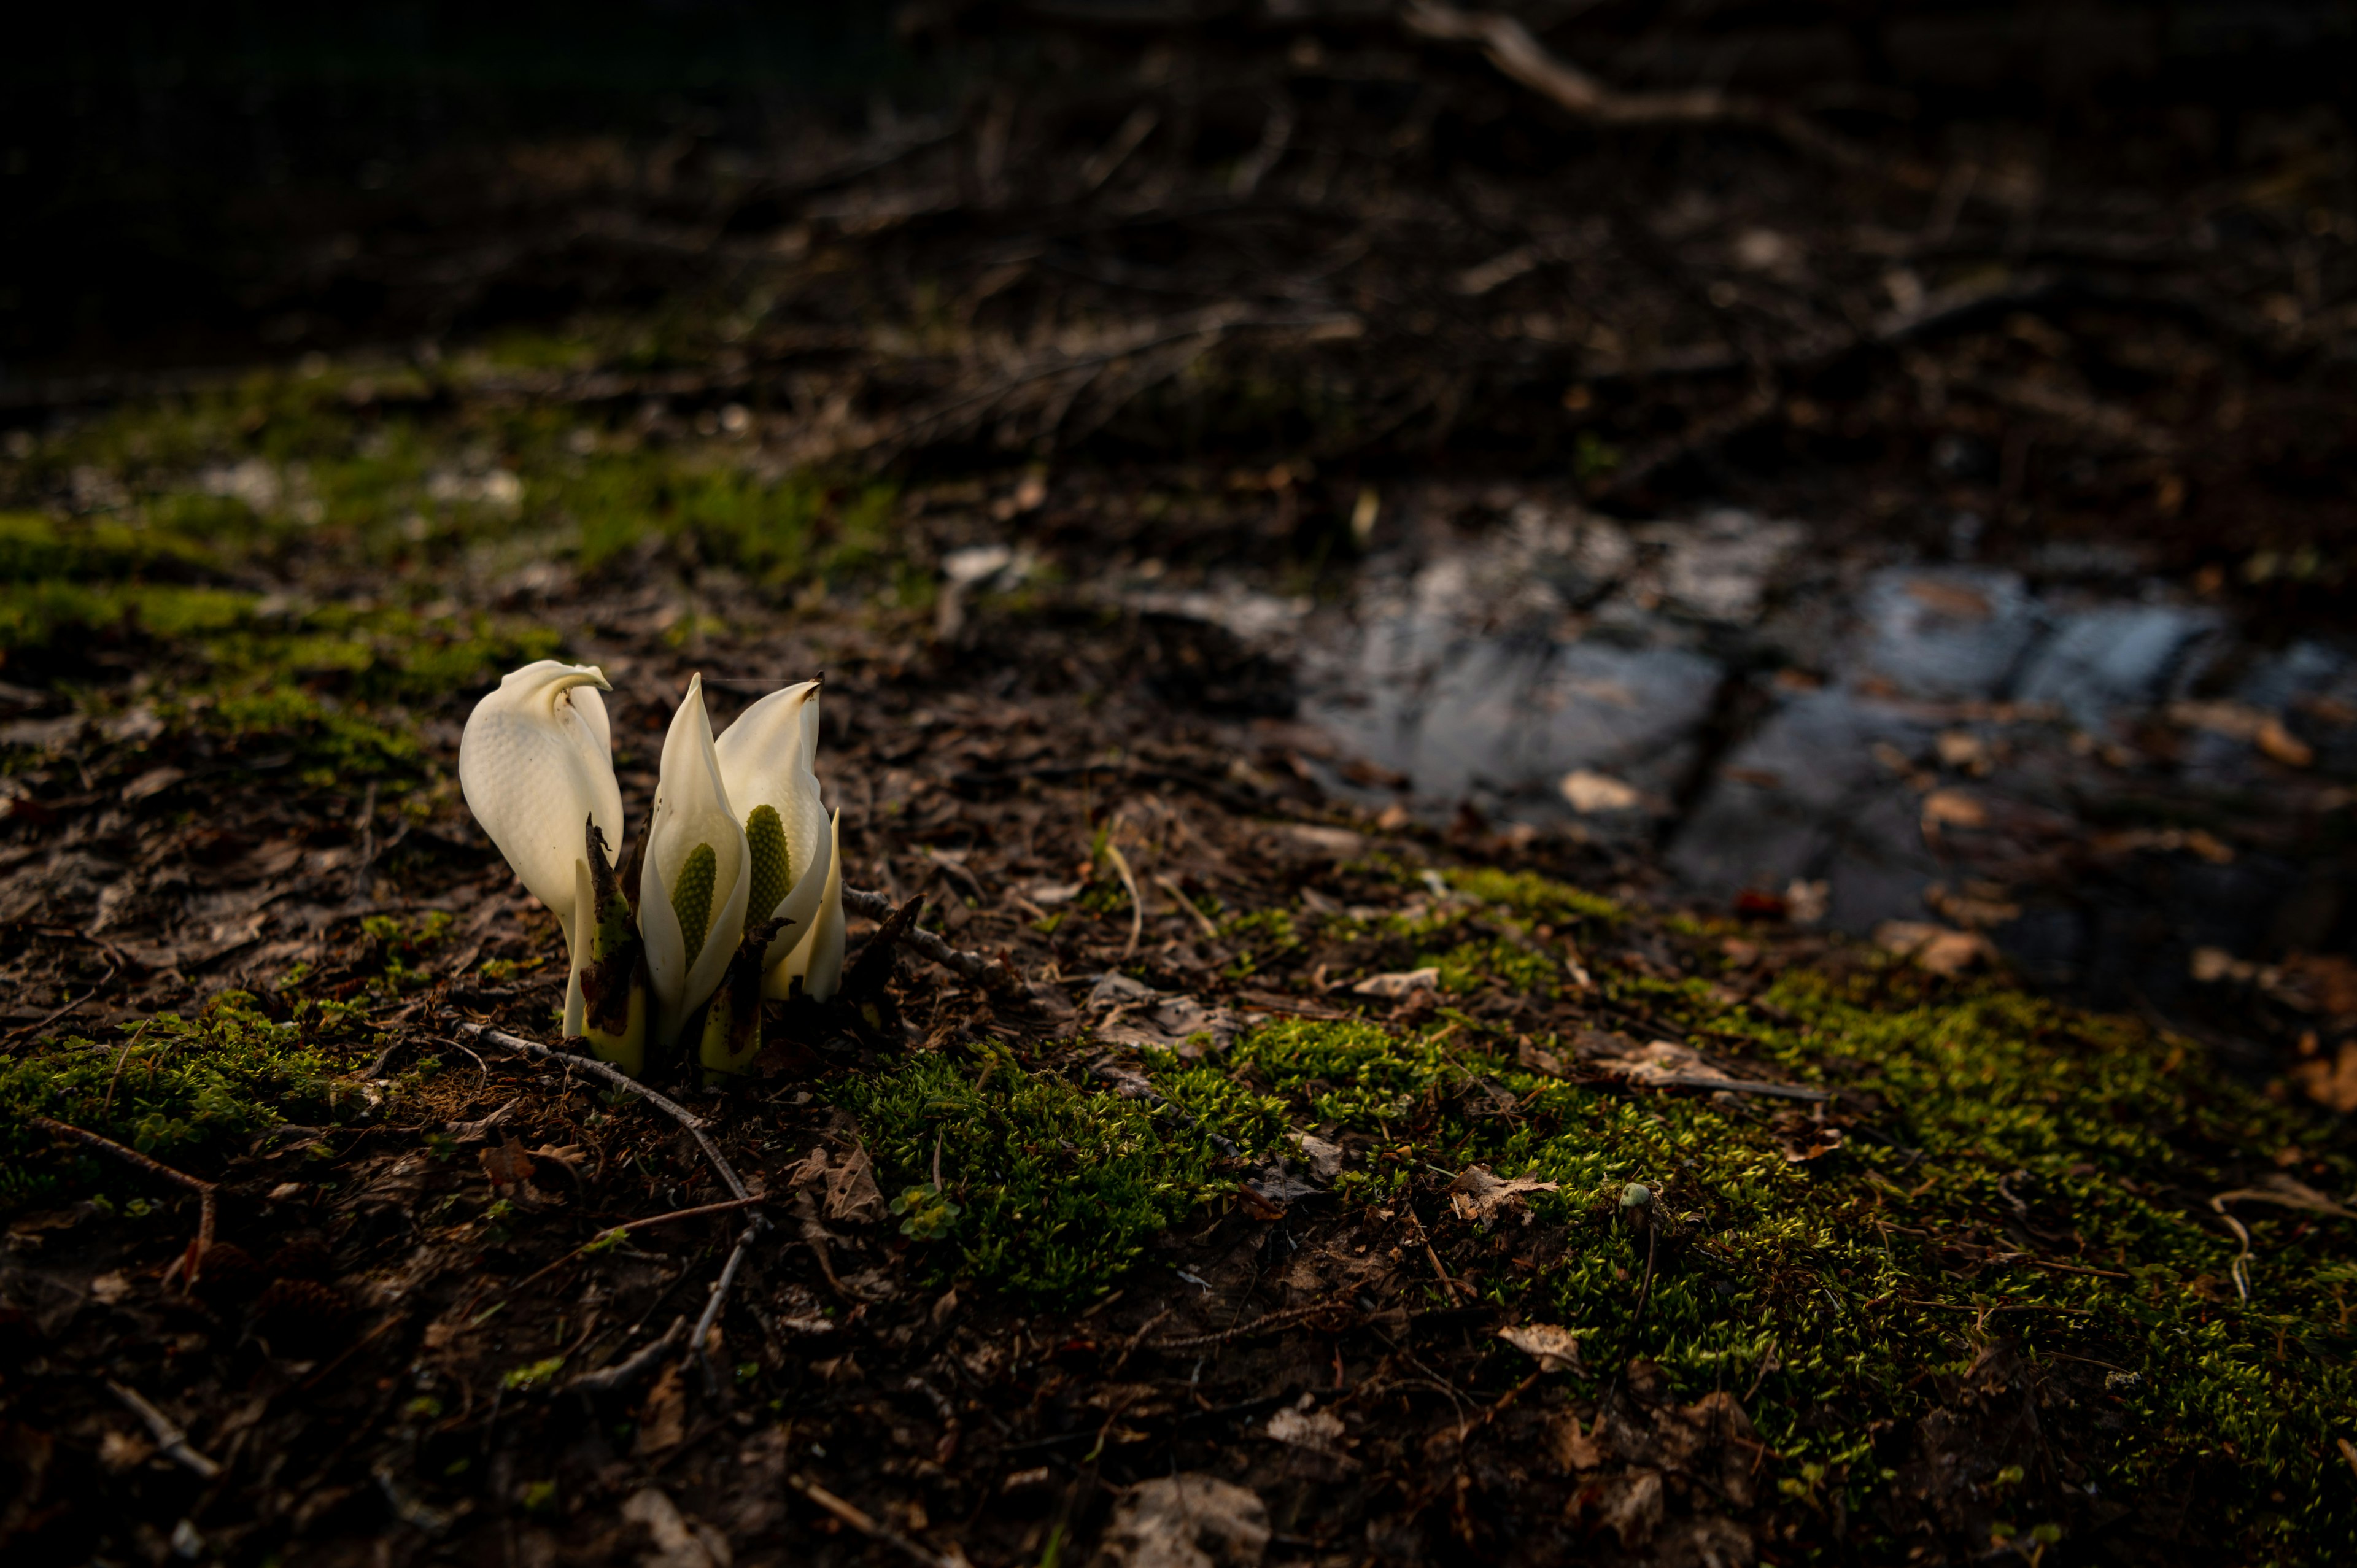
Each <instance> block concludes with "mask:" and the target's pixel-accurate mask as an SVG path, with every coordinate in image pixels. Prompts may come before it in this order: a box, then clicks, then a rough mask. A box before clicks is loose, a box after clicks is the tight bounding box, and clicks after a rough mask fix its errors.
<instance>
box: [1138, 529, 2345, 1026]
mask: <svg viewBox="0 0 2357 1568" xmlns="http://www.w3.org/2000/svg"><path fill="white" fill-rule="evenodd" d="M1467 510H1469V509H1468V507H1467V505H1466V503H1465V501H1464V500H1463V499H1462V498H1458V497H1449V496H1439V497H1437V498H1435V499H1432V500H1430V501H1429V502H1428V503H1427V504H1426V506H1425V507H1424V509H1423V511H1422V513H1421V514H1420V515H1418V516H1416V517H1415V518H1413V519H1411V520H1410V522H1409V524H1408V526H1407V527H1406V528H1405V531H1404V532H1405V535H1406V537H1405V539H1403V540H1402V541H1401V542H1399V543H1398V544H1397V546H1396V547H1395V548H1393V549H1391V550H1390V551H1389V552H1387V553H1383V554H1380V555H1378V556H1376V557H1375V558H1373V559H1372V560H1371V561H1370V562H1369V563H1368V564H1367V565H1366V566H1365V568H1364V569H1363V572H1362V574H1361V579H1360V581H1359V583H1358V585H1357V587H1356V590H1355V593H1354V595H1353V596H1352V598H1351V602H1349V603H1348V604H1346V605H1343V606H1340V607H1326V608H1319V609H1312V607H1310V606H1308V603H1307V602H1306V601H1298V600H1287V599H1283V598H1279V597H1275V596H1269V595H1266V594H1264V593H1258V592H1255V591H1254V590H1252V589H1251V588H1249V587H1244V586H1237V585H1229V586H1225V587H1211V588H1205V589H1198V590H1191V591H1189V592H1184V593H1176V592H1167V591H1166V592H1163V593H1160V594H1155V595H1149V596H1145V597H1143V598H1141V597H1139V596H1131V602H1132V603H1134V604H1136V605H1138V607H1141V608H1148V609H1151V610H1153V611H1154V612H1155V613H1157V614H1164V615H1178V616H1185V617H1189V618H1197V619H1200V620H1207V621H1211V622H1215V623H1217V624H1219V625H1221V626H1222V627H1224V628H1227V630H1228V631H1230V632H1231V633H1232V634H1233V635H1234V636H1235V637H1237V638H1238V639H1240V640H1241V641H1243V643H1244V644H1245V645H1247V646H1248V647H1250V648H1252V649H1254V650H1256V651H1258V652H1261V653H1263V654H1265V655H1266V656H1268V657H1270V658H1272V659H1275V660H1280V661H1282V662H1284V663H1286V665H1287V666H1289V668H1290V669H1291V670H1292V671H1293V672H1294V677H1295V681H1296V683H1297V691H1298V693H1299V705H1298V714H1299V717H1300V718H1301V719H1302V720H1303V721H1306V722H1307V723H1308V724H1310V725H1315V726H1317V727H1318V729H1320V730H1323V731H1324V732H1326V734H1327V735H1329V736H1331V737H1332V739H1333V741H1334V743H1335V751H1336V756H1337V758H1338V763H1337V765H1336V766H1335V767H1333V768H1331V769H1330V770H1329V771H1330V777H1329V778H1328V779H1326V782H1328V783H1329V785H1330V786H1331V787H1332V788H1333V789H1336V790H1337V791H1338V792H1340V793H1343V794H1346V795H1355V796H1356V797H1357V798H1359V799H1361V800H1363V801H1366V802H1368V803H1371V804H1372V803H1377V802H1387V801H1390V800H1398V801H1399V802H1400V803H1402V804H1403V805H1405V806H1406V807H1407V808H1408V809H1410V810H1412V811H1415V812H1416V813H1417V814H1419V815H1422V816H1425V817H1426V818H1428V819H1431V820H1436V821H1440V820H1446V819H1447V818H1448V816H1450V815H1452V814H1454V813H1455V812H1456V811H1458V810H1459V809H1460V807H1461V806H1465V805H1469V806H1471V807H1473V808H1474V809H1476V810H1478V811H1480V812H1482V813H1483V814H1484V815H1486V816H1487V817H1489V818H1490V819H1491V820H1492V821H1496V822H1524V823H1529V824H1531V825H1532V826H1534V827H1536V828H1539V829H1542V830H1544V831H1552V832H1573V833H1580V834H1587V835H1590V836H1592V837H1597V838H1601V839H1604V840H1607V841H1614V842H1620V843H1627V844H1630V845H1631V846H1640V845H1641V846H1647V847H1650V848H1652V849H1653V850H1656V851H1658V852H1659V854H1660V855H1661V857H1662V861H1663V864H1664V865H1665V866H1666V867H1667V869H1668V870H1669V871H1670V872H1671V873H1672V874H1673V875H1674V876H1675V877H1676V878H1677V879H1679V881H1680V882H1682V883H1683V884H1684V886H1686V887H1687V888H1688V889H1689V890H1690V891H1691V892H1693V893H1695V894H1696V895H1698V896H1700V897H1704V898H1706V899H1710V900H1734V899H1737V898H1738V897H1741V898H1742V901H1743V902H1744V904H1745V905H1746V906H1747V907H1749V908H1755V909H1770V908H1777V907H1779V906H1780V905H1781V906H1782V907H1784V908H1788V909H1790V910H1791V911H1792V913H1794V914H1796V915H1798V916H1800V917H1802V918H1823V919H1824V920H1825V921H1826V922H1828V923H1829V924H1831V925H1833V926H1835V927H1836V928H1839V929H1845V930H1848V931H1852V932H1857V933H1860V934H1874V933H1879V934H1880V935H1881V936H1882V937H1883V939H1884V940H1889V941H1892V942H1899V941H1906V940H1922V937H1921V934H1922V933H1925V932H1942V931H1945V932H1958V933H1965V934H1966V935H1967V936H1969V937H1970V938H1971V940H1969V941H1964V943H1963V945H1962V946H1961V947H1959V948H1957V949H1956V950H1957V951H1959V952H1964V953H1969V952H1970V951H1971V950H1973V948H1974V946H1975V944H1976V943H1977V942H1979V941H1982V940H1986V941H1987V942H1990V943H1993V944H1994V946H1995V948H1996V950H2000V951H2002V952H2003V953H2005V954H2006V955H2007V957H2008V958H2009V959H2011V960H2012V961H2014V962H2015V963H2016V964H2017V965H2018V966H2019V967H2021V968H2022V969H2023V970H2024V971H2025V972H2028V973H2029V975H2030V976H2031V977H2033V978H2034V979H2036V980H2038V981H2040V983H2046V984H2049V985H2052V986H2055V987H2059V988H2061V989H2063V990H2066V991H2068V992H2070V993H2073V994H2075V995H2078V996H2080V997H2082V998H2083V999H2085V1000H2089V1001H2093V1002H2094V1003H2096V1004H2101V1005H2106V1006H2117V1007H2131V1008H2133V1007H2147V1008H2155V1009H2158V1010H2160V1011H2163V1012H2165V1013H2167V1014H2169V1015H2171V1016H2172V1017H2176V1018H2179V1019H2180V1020H2182V1019H2185V1018H2188V1017H2191V1016H2199V1015H2208V1016H2211V1017H2213V1018H2216V1019H2218V1020H2219V1025H2220V1028H2221V1029H2222V1030H2223V1031H2229V1032H2232V1031H2233V1018H2234V1015H2235V1013H2236V1010H2237V1009H2239V1008H2241V1007H2243V1006H2244V1005H2246V1004H2249V995H2248V993H2247V991H2244V992H2237V991H2235V990H2234V989H2233V984H2232V983H2231V982H2232V981H2233V978H2234V977H2235V976H2237V975H2241V976H2242V977H2243V978H2244V979H2247V978H2248V972H2250V971H2251V968H2252V964H2251V962H2250V961H2257V962H2260V963H2267V962H2276V961H2282V960H2285V959H2286V958H2287V957H2294V956H2295V955H2303V954H2305V955H2316V954H2327V955H2331V954H2345V953H2346V952H2347V951H2348V950H2350V948H2351V945H2352V935H2357V900H2352V898H2351V897H2350V891H2351V887H2352V872H2357V852H2352V836H2357V835H2352V832H2351V812H2350V805H2351V800H2352V791H2351V789H2350V788H2349V785H2350V783H2351V781H2352V779H2357V659H2352V653H2351V650H2349V649H2347V648H2344V647H2341V646H2335V645H2333V644H2331V643H2329V642H2327V641H2323V640H2319V639H2298V640H2292V641H2289V642H2287V643H2285V642H2274V641H2270V639H2268V638H2267V637H2266V630H2267V628H2264V627H2252V626H2247V625H2240V624H2237V623H2236V621H2235V619H2234V618H2233V616H2232V615H2231V614H2230V613H2229V612H2228V611H2226V610H2225V609H2223V608H2222V607H2219V606H2218V605H2216V604H2214V603H2212V602H2208V601H2204V600H2201V599H2199V598H2196V597H2194V596H2190V595H2188V594H2186V593H2184V592H2183V591H2181V590H2179V589H2178V588H2176V587H2174V586H2172V585H2168V584H2165V583H2162V582H2158V581H2155V580H2151V579H2148V578H2144V577H2140V576H2138V575H2136V573H2135V572H2134V571H2133V570H2132V569H2131V567H2130V565H2129V564H2126V563H2124V562H2122V561H2119V560H2115V559H2111V558H2107V557H2105V556H2104V555H2103V554H2101V553H2088V552H2081V553H2079V554H2078V555H2076V556H2072V555H2070V554H2066V553H2061V552H2055V553H2052V554H2050V556H2049V557H2048V558H2046V559H2044V560H2041V561H2037V562H2032V563H2029V564H2027V565H2026V568H2025V569H2024V570H2013V569H2010V568H2008V567H2006V566H2001V565H1987V564H1953V563H1936V564H1908V563H1904V562H1890V561H1884V562H1880V563H1877V562H1872V561H1864V560H1854V559H1841V558H1838V557H1837V556H1836V555H1835V553H1831V552H1829V551H1826V550H1822V549H1820V548H1818V547H1817V545H1816V542H1815V541H1814V540H1813V535H1812V532H1811V531H1810V530H1809V529H1808V528H1807V527H1806V526H1805V525H1803V524H1802V523H1798V522H1793V521H1780V520H1770V519H1765V518H1760V517H1757V516H1753V515H1751V514H1749V513H1744V512H1736V511H1718V512H1714V513H1709V514H1706V515H1702V516H1698V517H1695V518H1692V519H1686V520H1676V521H1663V522H1657V523H1652V524H1644V525H1636V526H1631V525H1625V524H1621V523H1618V522H1614V521H1609V520H1604V519H1598V518H1594V517H1591V516H1587V515H1584V514H1581V513H1579V512H1578V511H1577V510H1573V509H1570V508H1566V507H1551V506H1549V505H1548V504H1546V503H1545V502H1544V501H1541V500H1536V499H1523V500H1520V501H1516V502H1510V503H1508V504H1505V505H1498V504H1496V502H1495V500H1494V498H1493V499H1492V500H1491V502H1489V503H1487V504H1485V505H1484V506H1483V507H1481V508H1480V509H1479V510H1482V511H1485V512H1488V513H1490V514H1491V515H1495V514H1497V513H1502V514H1503V521H1500V522H1497V523H1495V524H1494V525H1492V526H1488V527H1484V528H1476V529H1471V530H1466V529H1462V528H1460V527H1459V526H1458V520H1459V519H1460V518H1462V517H1463V516H1464V515H1465V514H1466V512H1467ZM2202 950H2222V952H2218V951H2212V953H2210V954H2209V955H2208V956H2206V957H2197V955H2198V954H2200V953H2201V951H2202ZM2228 958H2233V959H2235V960H2239V961H2244V962H2243V965H2242V969H2241V970H2235V969H2233V967H2231V965H2229V966H2227V967H2223V968H2222V967H2221V966H2222V964H2223V963H2224V961H2226V960H2227V959H2228ZM2297 961H2299V962H2307V963H2309V964H2310V965H2311V966H2313V964H2314V963H2315V962H2319V961H2325V962H2328V963H2330V964H2340V965H2344V966H2345V964H2346V960H2345V959H2344V958H2330V959H2328V960H2317V959H2314V958H2313V957H2310V958H2306V959H2298V960H2297ZM2198 973H2206V974H2207V978H2206V979H2203V978H2196V976H2197V974H2198ZM2222 976H2223V977H2225V978H2223V979H2222V978H2221V977H2222ZM2352 980H2357V972H2352ZM2352 989H2357V987H2352ZM2279 999H2280V998H2278V1000H2279Z"/></svg>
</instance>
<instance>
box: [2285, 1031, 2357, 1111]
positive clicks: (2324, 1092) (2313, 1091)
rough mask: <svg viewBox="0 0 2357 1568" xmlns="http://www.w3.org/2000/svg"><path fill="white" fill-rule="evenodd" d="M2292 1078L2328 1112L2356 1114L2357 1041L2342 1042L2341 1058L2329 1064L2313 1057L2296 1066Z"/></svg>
mask: <svg viewBox="0 0 2357 1568" xmlns="http://www.w3.org/2000/svg"><path fill="white" fill-rule="evenodd" d="M2291 1077H2292V1081H2293V1082H2295V1083H2297V1084H2298V1085H2299V1086H2300V1088H2301V1089H2302V1090H2305V1091H2306V1092H2307V1094H2308V1097H2309V1099H2310V1100H2313V1101H2316V1102H2317V1103H2318V1104H2319V1105H2321V1106H2323V1107H2324V1108H2325V1109H2327V1110H2329V1111H2338V1112H2341V1113H2342V1114H2343V1115H2346V1114H2347V1113H2348V1112H2352V1111H2357V1040H2343V1041H2341V1052H2340V1054H2339V1055H2338V1056H2336V1057H2334V1058H2331V1059H2330V1060H2327V1059H2326V1058H2323V1057H2311V1058H2309V1059H2308V1060H2306V1061H2301V1062H2294V1063H2293V1064H2292V1069H2291Z"/></svg>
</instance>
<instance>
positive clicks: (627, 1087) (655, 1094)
mask: <svg viewBox="0 0 2357 1568" xmlns="http://www.w3.org/2000/svg"><path fill="white" fill-rule="evenodd" d="M457 1029H458V1032H459V1033H460V1034H462V1035H466V1036H469V1037H471V1038H474V1039H478V1040H480V1041H482V1042H483V1043H484V1044H485V1045H490V1046H497V1047H500V1049H501V1050H503V1051H513V1052H515V1053H516V1054H517V1055H518V1056H525V1057H535V1058H539V1059H540V1060H542V1061H553V1062H559V1063H562V1064H563V1065H564V1066H565V1068H567V1069H579V1070H581V1071H583V1072H586V1073H587V1074H588V1075H589V1076H590V1077H592V1078H597V1079H604V1080H605V1081H606V1082H608V1083H610V1084H612V1085H613V1086H614V1087H615V1088H616V1089H619V1090H623V1091H624V1092H625V1093H629V1094H635V1095H637V1096H638V1097H639V1098H640V1099H641V1100H644V1101H646V1102H647V1103H648V1104H650V1105H652V1106H653V1107H654V1108H655V1109H656V1110H658V1111H661V1112H662V1113H663V1114H664V1115H666V1116H669V1117H670V1118H671V1119H672V1120H673V1121H674V1122H678V1123H679V1124H680V1125H681V1126H683V1127H684V1128H686V1129H687V1131H688V1133H689V1135H690V1136H692V1137H693V1138H694V1140H695V1141H696V1142H697V1143H698V1144H702V1145H703V1147H704V1157H705V1158H706V1159H708V1160H710V1161H711V1162H712V1168H713V1169H714V1170H716V1171H717V1172H719V1173H720V1179H721V1181H722V1182H723V1183H725V1184H726V1186H727V1188H728V1190H729V1191H730V1192H733V1193H735V1194H736V1195H737V1197H739V1198H742V1199H745V1200H746V1201H747V1202H748V1205H749V1204H750V1203H751V1202H753V1201H755V1195H754V1193H753V1190H752V1189H751V1188H750V1187H747V1186H746V1185H745V1184H744V1182H743V1181H742V1180H740V1179H739V1178H738V1176H737V1171H736V1167H734V1166H733V1165H730V1164H729V1163H728V1161H727V1158H726V1156H725V1155H722V1154H721V1152H720V1148H719V1145H717V1144H715V1143H713V1141H712V1140H711V1139H710V1138H709V1137H707V1136H705V1131H704V1129H705V1125H706V1123H705V1120H704V1118H703V1117H701V1116H698V1115H696V1114H695V1112H692V1111H690V1110H688V1109H687V1107H685V1106H684V1105H682V1104H681V1103H680V1102H679V1101H676V1100H673V1099H672V1098H671V1096H669V1095H667V1094H664V1093H662V1092H661V1091H660V1090H653V1089H650V1088H648V1087H647V1086H646V1085H645V1084H643V1083H640V1081H639V1080H638V1079H635V1078H632V1077H631V1076H630V1074H628V1073H626V1072H622V1071H620V1070H619V1069H615V1068H611V1067H608V1066H607V1065H606V1064H605V1063H604V1062H601V1061H598V1060H596V1059H595V1058H590V1057H576V1056H575V1055H573V1054H572V1053H571V1052H569V1051H560V1050H557V1049H555V1048H554V1047H549V1046H544V1045H542V1044H540V1043H539V1042H538V1041H537V1040H527V1039H524V1038H522V1036H517V1035H511V1034H509V1033H507V1032H506V1031H505V1030H501V1029H494V1028H492V1027H491V1026H490V1025H489V1024H475V1023H467V1022H461V1023H460V1024H459V1025H458V1026H457ZM754 1223H755V1224H756V1225H761V1224H765V1223H766V1221H765V1220H763V1219H761V1218H760V1217H759V1215H758V1214H757V1215H756V1216H755V1219H754Z"/></svg>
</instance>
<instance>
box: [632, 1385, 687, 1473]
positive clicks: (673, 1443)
mask: <svg viewBox="0 0 2357 1568" xmlns="http://www.w3.org/2000/svg"><path fill="white" fill-rule="evenodd" d="M686 1437H687V1387H686V1384H685V1383H684V1382H683V1380H682V1379H681V1376H680V1363H678V1362H677V1361H673V1362H670V1363H668V1364H667V1365H665V1366H664V1368H663V1369H662V1371H660V1372H658V1373H656V1374H655V1380H654V1386H653V1387H651V1388H650V1389H649V1390H647V1397H646V1402H645V1403H643V1404H641V1405H640V1406H639V1442H638V1448H637V1453H638V1455H639V1457H640V1458H641V1459H643V1458H646V1457H647V1456H648V1455H654V1454H661V1453H662V1452H664V1451H665V1450H667V1449H672V1448H676V1447H678V1446H679V1445H680V1444H681V1443H683V1442H684V1441H685V1440H686Z"/></svg>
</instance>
